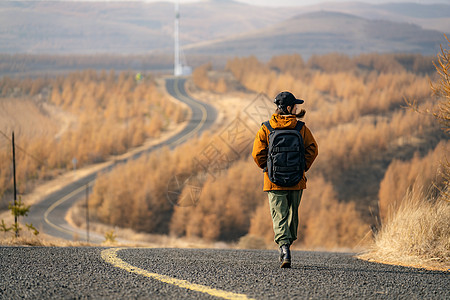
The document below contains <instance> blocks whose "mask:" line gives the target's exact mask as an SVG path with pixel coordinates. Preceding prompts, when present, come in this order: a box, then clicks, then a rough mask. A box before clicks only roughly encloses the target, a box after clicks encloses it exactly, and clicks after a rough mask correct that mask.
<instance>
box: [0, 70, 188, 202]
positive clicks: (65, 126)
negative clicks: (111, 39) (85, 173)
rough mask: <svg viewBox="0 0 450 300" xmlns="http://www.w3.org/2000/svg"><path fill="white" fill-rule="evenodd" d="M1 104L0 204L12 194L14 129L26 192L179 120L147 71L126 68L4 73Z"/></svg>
mask: <svg viewBox="0 0 450 300" xmlns="http://www.w3.org/2000/svg"><path fill="white" fill-rule="evenodd" d="M22 104H24V105H22ZM0 106H1V107H2V108H4V109H5V111H3V112H2V114H3V113H4V114H7V115H5V116H4V118H3V119H2V120H1V121H0V126H1V127H0V131H1V132H0V133H1V136H0V203H1V205H0V208H2V207H3V208H5V207H7V205H8V202H10V201H11V199H12V190H13V184H12V182H13V181H12V168H10V166H11V157H12V154H11V153H12V150H11V141H10V137H11V132H12V131H15V135H16V144H17V150H16V154H17V157H16V160H17V165H18V167H17V182H18V192H19V194H25V193H27V192H29V191H30V190H31V188H32V187H33V186H34V185H35V184H36V183H37V182H42V181H44V180H49V179H51V178H54V177H55V176H57V175H59V174H61V173H64V172H67V171H68V170H71V169H72V168H74V167H76V168H81V167H83V166H87V165H89V164H93V163H98V162H103V161H105V160H107V159H108V158H109V157H110V156H112V155H117V154H122V153H125V152H126V151H128V150H129V149H131V148H133V147H136V146H140V145H142V144H143V143H144V142H145V141H147V140H149V139H152V138H156V137H158V136H160V135H161V133H162V132H163V131H164V130H167V129H168V128H169V126H171V125H173V124H177V123H180V122H182V121H183V120H184V118H185V111H184V109H183V108H182V106H180V105H178V104H176V103H175V102H173V101H170V100H169V99H168V98H167V97H166V96H164V95H162V94H161V93H160V92H159V90H158V88H157V86H156V83H155V81H154V79H153V78H152V77H151V76H149V77H144V78H143V79H141V78H139V79H137V78H136V77H135V74H133V73H131V72H121V73H115V72H114V71H109V72H106V71H103V72H96V71H90V70H86V71H82V72H76V73H70V74H68V75H66V76H62V75H61V76H57V77H51V78H41V77H38V78H9V77H3V78H0ZM17 109H19V110H17ZM28 109H30V110H32V113H30V114H28V113H27V110H28ZM2 117H3V116H2ZM42 120H43V121H42ZM41 121H42V122H41Z"/></svg>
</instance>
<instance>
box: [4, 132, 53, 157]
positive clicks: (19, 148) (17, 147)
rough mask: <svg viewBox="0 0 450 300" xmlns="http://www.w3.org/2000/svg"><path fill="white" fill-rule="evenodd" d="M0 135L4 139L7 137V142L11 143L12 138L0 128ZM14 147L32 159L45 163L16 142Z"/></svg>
mask: <svg viewBox="0 0 450 300" xmlns="http://www.w3.org/2000/svg"><path fill="white" fill-rule="evenodd" d="M0 135H2V136H3V137H4V138H5V139H7V140H8V141H9V142H11V143H12V139H11V138H10V137H8V135H7V134H6V133H4V132H3V131H1V130H0ZM15 147H16V149H18V150H20V151H22V152H23V153H24V154H25V155H27V156H29V157H31V158H32V159H34V160H35V161H37V162H38V163H40V164H43V165H45V162H43V161H42V160H40V159H39V158H36V156H34V155H32V154H30V153H28V152H27V151H26V150H25V149H23V148H22V147H20V146H18V145H17V144H15Z"/></svg>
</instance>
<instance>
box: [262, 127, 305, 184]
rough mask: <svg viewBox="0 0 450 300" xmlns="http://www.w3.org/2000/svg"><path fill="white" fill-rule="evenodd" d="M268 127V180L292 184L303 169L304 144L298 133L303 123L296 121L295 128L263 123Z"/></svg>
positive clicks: (298, 178) (296, 181)
mask: <svg viewBox="0 0 450 300" xmlns="http://www.w3.org/2000/svg"><path fill="white" fill-rule="evenodd" d="M263 124H264V125H265V126H266V127H267V129H269V132H270V133H269V148H268V157H267V167H266V168H267V172H268V175H269V179H270V181H272V182H273V183H275V184H276V185H279V186H283V187H290V186H294V185H296V184H297V183H299V182H300V180H301V179H302V178H303V172H304V171H305V167H306V161H305V145H304V144H303V137H302V135H301V134H300V129H302V127H303V125H304V124H305V123H303V122H300V121H297V125H296V126H295V128H277V129H274V128H272V126H271V125H270V123H269V121H266V122H264V123H263Z"/></svg>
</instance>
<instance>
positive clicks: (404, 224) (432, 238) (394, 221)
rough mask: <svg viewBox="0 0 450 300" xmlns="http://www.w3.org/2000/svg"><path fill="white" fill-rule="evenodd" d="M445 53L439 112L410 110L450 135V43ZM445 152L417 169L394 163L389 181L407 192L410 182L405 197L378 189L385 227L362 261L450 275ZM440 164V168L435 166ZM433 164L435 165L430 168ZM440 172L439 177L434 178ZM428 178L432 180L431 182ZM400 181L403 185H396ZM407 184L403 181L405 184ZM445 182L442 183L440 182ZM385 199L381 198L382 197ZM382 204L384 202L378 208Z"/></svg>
mask: <svg viewBox="0 0 450 300" xmlns="http://www.w3.org/2000/svg"><path fill="white" fill-rule="evenodd" d="M447 42H448V43H447V47H446V48H442V49H441V53H440V54H439V55H438V60H437V62H436V63H435V66H436V70H437V72H438V74H439V78H438V79H437V80H436V81H435V83H432V85H431V87H432V90H433V92H434V93H435V95H436V96H438V99H439V100H438V102H439V104H438V109H436V110H431V111H430V110H429V111H423V110H420V109H417V107H415V103H414V102H410V105H411V106H412V107H413V108H414V109H415V110H417V111H418V112H421V113H425V114H431V115H433V116H434V117H435V119H436V122H438V123H439V124H441V126H442V129H443V131H444V132H445V133H446V134H447V135H448V134H449V133H450V40H449V39H447ZM449 153H450V152H449V151H448V149H447V150H446V151H440V150H438V148H436V149H435V151H434V153H432V154H431V156H436V157H435V158H433V157H430V155H429V156H427V157H425V158H423V159H422V161H420V160H419V159H417V158H415V159H413V164H412V165H410V166H408V165H406V164H405V163H401V162H395V163H393V164H391V166H390V167H389V170H388V172H387V173H386V176H385V179H388V180H389V181H394V182H399V183H400V185H399V186H398V188H400V190H404V188H405V186H407V185H405V183H406V182H407V181H410V185H409V186H408V190H407V193H406V194H403V195H401V194H399V193H398V191H397V193H396V191H394V190H390V191H389V190H383V189H380V201H381V199H385V200H386V199H389V196H390V199H391V201H390V203H389V204H388V203H384V205H383V206H384V207H385V209H384V211H385V213H384V222H383V225H382V227H381V229H380V231H379V232H378V233H377V234H376V236H375V245H374V246H373V249H372V251H371V252H369V253H368V254H365V255H363V256H362V258H365V259H369V260H378V261H381V262H387V263H394V264H404V265H412V266H421V267H426V268H430V267H431V268H438V269H442V270H446V271H448V270H450V222H449V220H450V163H449V157H448V154H449ZM436 161H439V166H436V165H435V163H436ZM432 162H434V164H433V163H432ZM436 170H439V175H440V176H439V177H438V179H437V178H434V180H432V181H431V182H429V181H428V180H430V179H432V177H431V176H430V175H432V174H433V173H435V172H436ZM427 177H428V178H427ZM396 179H399V180H396ZM402 179H403V180H402ZM440 181H441V182H440ZM382 193H383V194H385V196H384V197H381V194H382ZM380 204H381V203H380Z"/></svg>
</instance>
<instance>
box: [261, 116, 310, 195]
mask: <svg viewBox="0 0 450 300" xmlns="http://www.w3.org/2000/svg"><path fill="white" fill-rule="evenodd" d="M269 122H270V125H271V126H272V127H273V128H274V129H277V128H294V127H295V125H297V119H296V117H295V116H294V115H279V114H273V115H272V118H271V119H270V120H269ZM300 134H301V135H302V137H303V143H304V144H305V159H306V170H305V172H306V171H308V169H309V168H310V167H311V165H312V163H313V161H314V160H315V159H316V157H317V154H318V145H317V142H316V140H315V139H314V137H313V135H312V133H311V131H310V130H309V129H308V128H307V127H306V125H305V126H303V127H302V129H301V130H300ZM268 147H269V129H267V128H266V126H264V125H262V126H261V128H260V129H259V130H258V133H257V134H256V137H255V142H254V143H253V151H252V156H253V159H254V160H255V162H256V164H257V165H258V166H259V167H260V168H261V169H264V168H265V167H266V164H267V152H268ZM302 189H306V176H305V174H303V178H302V179H301V180H300V182H299V183H298V184H297V185H294V186H292V187H282V186H278V185H276V184H274V183H273V182H271V181H270V179H269V175H267V172H264V191H273V190H302Z"/></svg>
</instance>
